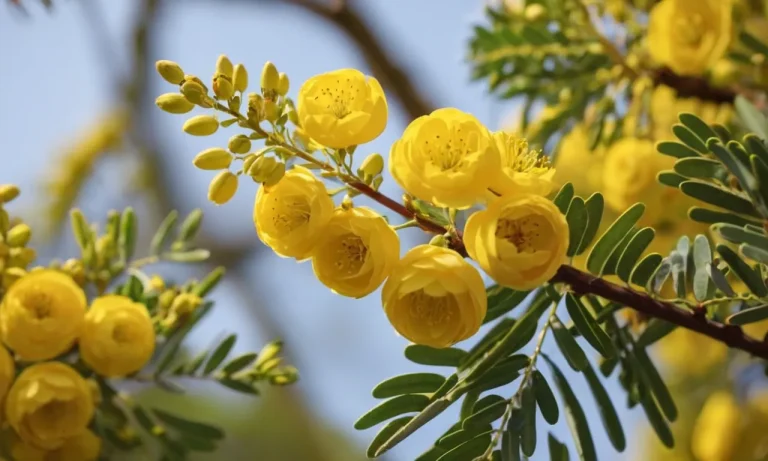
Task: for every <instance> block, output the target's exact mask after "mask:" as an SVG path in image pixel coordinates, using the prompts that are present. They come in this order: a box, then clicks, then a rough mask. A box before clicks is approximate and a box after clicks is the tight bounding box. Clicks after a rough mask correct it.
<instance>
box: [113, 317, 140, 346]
mask: <svg viewBox="0 0 768 461" xmlns="http://www.w3.org/2000/svg"><path fill="white" fill-rule="evenodd" d="M137 336H138V332H137V331H136V328H134V327H133V325H132V324H130V323H125V322H124V323H119V324H117V325H115V327H114V328H113V329H112V339H113V340H114V341H115V342H116V343H118V344H123V343H132V342H135V339H136V338H137Z"/></svg>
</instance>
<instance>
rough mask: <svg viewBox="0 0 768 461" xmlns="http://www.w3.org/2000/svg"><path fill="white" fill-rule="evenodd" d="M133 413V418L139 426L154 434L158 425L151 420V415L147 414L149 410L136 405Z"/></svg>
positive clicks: (132, 410)
mask: <svg viewBox="0 0 768 461" xmlns="http://www.w3.org/2000/svg"><path fill="white" fill-rule="evenodd" d="M131 413H133V418H134V419H135V420H136V422H137V423H139V426H141V427H142V429H144V430H145V431H147V432H148V433H150V434H152V433H153V431H154V429H155V427H157V424H155V422H154V421H153V420H152V418H150V416H149V413H147V410H145V409H144V407H142V406H141V405H134V406H133V407H132V408H131Z"/></svg>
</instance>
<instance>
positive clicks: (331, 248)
mask: <svg viewBox="0 0 768 461" xmlns="http://www.w3.org/2000/svg"><path fill="white" fill-rule="evenodd" d="M399 259H400V239H399V238H398V236H397V233H396V232H395V231H394V230H393V229H392V228H391V227H390V226H389V224H387V222H386V221H385V220H384V218H383V217H382V216H381V215H379V214H378V213H376V212H375V211H373V210H371V209H370V208H364V207H354V208H351V209H348V210H345V209H343V208H337V209H336V210H335V211H334V214H333V217H332V218H331V221H330V222H329V223H328V226H327V227H326V228H325V230H323V232H322V236H321V237H320V240H318V242H317V244H316V245H315V249H314V251H313V252H312V269H313V270H314V272H315V276H317V278H318V280H320V281H321V282H322V283H323V284H324V285H325V286H327V287H328V288H330V289H332V290H333V291H335V292H336V293H339V294H341V295H344V296H350V297H354V298H361V297H363V296H366V295H368V294H370V293H371V292H372V291H374V290H375V289H376V288H378V287H379V285H381V284H382V283H383V282H384V279H385V278H387V276H388V275H389V273H390V272H391V271H392V268H393V267H394V266H395V264H397V262H398V261H399Z"/></svg>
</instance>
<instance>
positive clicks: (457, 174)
mask: <svg viewBox="0 0 768 461" xmlns="http://www.w3.org/2000/svg"><path fill="white" fill-rule="evenodd" d="M218 62H219V64H218V65H217V69H220V68H221V67H222V66H221V63H222V62H229V60H228V59H227V58H226V57H225V56H222V57H221V58H219V61H218ZM225 67H226V66H225ZM169 69H177V72H176V73H175V75H173V76H172V78H169ZM227 69H228V67H227ZM158 70H159V71H160V73H161V74H162V75H163V76H164V77H165V78H166V80H168V81H169V82H171V83H175V84H180V85H181V87H180V94H178V95H175V94H173V95H171V94H168V95H163V96H161V97H160V98H159V99H158V105H159V106H160V108H162V109H164V110H166V111H168V112H175V111H174V110H169V109H168V107H165V106H164V101H165V100H170V99H174V100H176V99H178V100H181V99H184V100H185V101H187V102H189V103H194V104H197V105H198V106H200V107H203V108H213V109H215V110H217V111H220V112H223V113H224V114H228V115H229V116H232V117H233V118H232V120H234V122H233V123H237V125H238V126H240V127H242V128H246V129H248V130H250V131H251V133H250V134H248V135H246V134H238V135H235V136H234V137H233V138H232V140H235V139H242V140H248V139H264V140H265V146H266V147H265V148H263V149H259V150H257V151H255V152H252V153H248V150H249V149H250V147H251V145H250V142H245V141H244V142H243V145H242V146H241V145H239V144H238V145H237V147H238V148H239V147H242V150H237V149H234V148H233V142H232V141H230V145H229V151H226V150H224V149H222V148H211V149H209V150H207V151H204V152H203V153H201V154H200V155H199V156H198V157H197V158H196V159H195V160H194V163H195V165H196V166H198V167H200V168H205V167H207V166H208V165H210V166H212V167H216V168H228V167H229V165H230V162H231V160H232V159H233V158H237V159H241V160H243V167H242V168H241V170H240V171H239V172H237V173H231V172H229V170H226V172H225V173H220V174H223V175H227V176H230V175H231V176H232V177H236V175H248V176H251V177H252V178H253V179H254V181H256V182H258V183H260V186H259V189H258V192H257V194H256V200H255V204H254V210H253V220H254V224H255V227H256V233H257V235H258V237H259V239H260V240H261V241H262V242H263V243H264V244H266V245H267V246H269V247H270V248H271V249H272V250H273V251H274V252H275V253H276V254H277V255H279V256H282V257H285V258H294V259H296V260H297V261H304V260H311V262H312V268H313V270H314V273H315V275H316V276H317V278H318V279H319V280H320V282H322V283H323V284H324V285H326V286H327V287H329V288H330V289H331V290H333V291H334V292H336V293H338V294H341V295H344V296H350V297H355V298H359V297H363V296H366V295H368V294H370V293H372V292H373V291H375V290H376V289H378V288H379V287H380V286H381V285H382V284H383V289H382V291H381V294H382V304H383V308H384V311H385V312H386V315H387V317H388V318H389V320H390V322H391V323H392V325H393V326H394V328H395V329H396V330H397V331H398V332H399V333H400V334H401V335H403V336H404V337H406V338H407V339H409V340H411V341H412V342H414V343H418V344H424V345H429V346H433V347H448V346H450V345H452V344H454V343H456V342H458V341H461V340H464V339H466V338H469V337H470V336H472V335H473V334H474V333H476V332H477V331H478V329H479V327H480V325H481V323H482V321H483V319H484V317H485V315H486V309H487V297H486V292H485V286H484V283H483V279H482V277H481V275H480V273H479V272H478V270H477V269H476V268H475V266H473V265H472V264H471V263H470V262H468V261H467V260H466V259H465V256H466V255H469V256H470V257H471V258H472V259H473V260H474V261H475V262H476V263H477V264H478V265H479V266H480V267H481V268H482V269H483V270H484V271H485V272H486V273H487V274H488V275H490V276H491V277H492V278H493V279H494V280H495V281H496V282H497V283H498V284H500V285H502V286H506V287H510V288H514V289H518V290H529V289H533V288H535V287H538V286H540V285H542V284H544V283H545V282H547V281H548V280H549V279H550V278H552V276H553V275H554V274H555V272H556V271H557V269H558V267H559V266H560V265H561V264H562V263H563V262H564V261H565V256H566V251H567V248H568V238H569V233H568V226H567V223H566V220H565V217H564V216H563V214H562V213H561V211H560V210H559V209H558V208H557V207H556V206H555V205H554V204H553V203H552V201H551V200H549V199H547V198H546V197H547V195H548V194H550V192H551V191H552V189H553V185H554V182H553V179H554V173H555V172H554V169H553V168H552V166H551V165H550V164H549V162H548V160H547V158H546V157H544V156H543V155H542V154H541V153H540V152H539V151H536V150H532V149H530V148H529V147H528V144H527V142H526V140H525V139H522V138H519V137H516V136H513V135H510V134H508V133H505V132H498V133H492V132H491V131H490V130H488V128H486V127H485V126H484V125H483V124H482V123H481V122H480V121H479V120H478V119H477V118H475V117H474V116H472V115H471V114H468V113H465V112H463V111H461V110H459V109H455V108H444V109H439V110H436V111H434V112H433V113H431V114H429V115H425V116H423V117H420V118H418V119H416V120H414V121H413V122H412V123H410V124H409V125H408V127H407V128H406V129H405V131H404V133H403V135H402V136H401V137H400V139H398V140H397V141H395V142H394V144H393V145H392V147H391V150H390V154H389V171H390V173H391V174H392V176H393V177H394V179H395V181H396V182H397V183H398V185H400V187H402V189H404V190H405V192H406V197H405V203H404V204H400V203H397V202H395V201H394V200H391V199H389V198H387V197H385V196H383V195H382V194H380V193H379V192H378V188H379V186H380V184H381V181H382V178H381V172H382V170H383V169H384V160H383V158H382V157H381V156H380V155H378V154H375V153H374V154H371V155H369V156H368V157H367V158H366V159H365V160H364V161H363V162H362V163H361V164H360V167H359V168H358V169H357V172H356V173H355V172H354V171H353V168H352V163H353V155H354V153H355V151H356V150H357V146H358V145H360V144H364V143H367V142H369V141H372V140H373V139H375V138H376V137H378V136H379V135H380V134H381V133H382V131H383V130H384V128H385V126H386V123H387V101H386V98H385V95H384V93H383V91H382V89H381V86H380V85H379V83H378V82H377V81H376V79H375V78H373V77H367V76H365V75H363V74H362V73H361V72H359V71H357V70H354V69H341V70H336V71H332V72H328V73H325V74H320V75H317V76H315V77H312V78H310V79H309V80H307V81H306V82H305V83H304V84H303V85H302V86H301V88H300V89H299V92H298V98H297V100H296V103H295V106H294V102H293V101H292V100H291V99H290V98H289V97H287V95H286V93H285V91H283V90H287V85H286V87H285V88H280V85H277V86H275V84H274V82H279V81H280V80H281V79H282V77H281V76H279V74H277V71H276V70H275V69H274V66H273V65H272V64H270V63H267V65H266V66H265V67H264V70H263V72H262V79H261V80H262V85H261V93H260V94H257V93H251V94H249V95H247V99H248V100H249V101H251V102H253V101H259V104H261V101H263V102H264V104H267V103H272V104H274V105H275V108H276V110H277V113H274V114H272V116H271V117H270V116H267V115H264V114H263V113H262V112H263V111H262V109H261V106H258V107H256V108H254V107H252V105H249V109H248V113H247V114H241V113H240V112H239V110H238V108H239V104H238V102H237V101H238V99H237V98H238V97H239V96H238V95H236V94H234V95H233V93H232V92H229V91H227V92H225V94H220V92H219V93H217V92H216V91H215V89H214V94H213V95H209V94H208V93H207V91H203V92H202V93H195V95H194V97H190V95H189V94H188V93H189V91H188V89H185V87H188V86H190V85H195V87H196V88H197V89H198V90H199V89H200V88H202V84H201V83H199V81H198V80H199V79H197V77H194V76H185V75H184V73H183V72H182V71H181V68H180V67H179V66H178V65H177V64H175V63H171V62H170V61H160V62H159V63H158ZM220 74H222V72H221V71H220V70H217V74H216V75H220ZM223 75H225V76H226V75H227V73H226V72H223ZM215 78H217V77H215ZM190 82H195V83H190ZM264 82H268V83H264ZM269 82H272V83H269ZM275 88H277V90H275ZM203 89H204V88H203ZM243 89H244V88H243ZM240 96H243V95H242V94H241V95H240ZM220 101H224V102H226V105H225V104H223V103H222V102H220ZM185 107H187V106H185ZM189 107H190V108H191V106H189ZM294 107H295V110H294ZM201 117H206V120H209V122H210V123H211V124H213V123H214V122H213V121H214V120H216V116H214V115H199V116H196V117H194V118H192V119H190V120H188V121H187V122H186V123H185V125H184V130H185V131H187V132H190V130H189V126H190V124H196V123H198V122H197V121H198V120H202V118H201ZM289 121H290V122H292V124H293V125H294V129H293V132H291V131H289V128H288V126H287V122H289ZM264 122H266V123H268V124H269V128H264V127H263V126H262V123H264ZM208 132H212V130H208V131H206V133H208ZM192 134H204V133H203V132H200V131H197V132H195V133H192ZM318 154H319V155H318ZM218 159H221V161H220V162H219V161H218ZM209 160H210V162H209ZM214 160H216V161H214ZM298 161H301V162H302V163H301V164H298V163H297V162H298ZM267 164H268V165H269V168H270V169H272V168H274V166H275V165H280V168H279V174H276V175H271V174H262V173H263V172H262V171H261V169H263V168H265V167H263V166H262V165H267ZM326 178H327V179H331V180H336V181H338V182H340V183H342V187H340V188H338V189H336V190H333V191H332V190H329V189H327V188H326V183H325V182H324V181H323V179H326ZM215 181H216V180H214V182H215ZM212 186H213V184H212ZM228 191H229V189H228ZM340 192H345V193H346V196H345V197H344V198H343V200H341V201H340V203H339V204H336V203H334V200H333V196H334V195H335V194H336V193H340ZM231 193H234V188H233V189H232V190H231ZM361 194H364V195H368V196H369V197H371V198H373V199H374V200H376V201H378V202H379V203H382V204H384V205H386V206H388V207H389V208H391V209H393V210H394V211H398V212H399V213H400V214H402V215H404V216H405V217H407V218H410V219H411V220H410V221H408V222H407V223H405V224H402V225H400V226H391V225H389V224H388V221H387V220H386V219H385V218H384V217H383V216H382V215H380V214H379V213H377V212H376V211H374V210H373V209H371V208H368V207H364V206H355V205H354V204H353V201H352V198H353V197H355V196H358V195H361ZM230 197H231V194H230V193H227V194H224V199H225V200H219V199H220V198H221V197H220V196H218V195H217V194H213V195H211V194H209V198H210V199H211V200H212V201H213V202H215V203H221V202H223V201H226V200H228V199H229V198H230ZM478 206H479V207H481V209H479V210H478ZM425 209H429V210H431V212H425V211H424V210H425ZM460 212H466V213H467V214H468V220H467V222H466V227H465V229H464V232H463V236H462V232H461V231H460V230H459V228H458V225H457V220H456V218H457V216H458V214H459V213H460ZM425 213H426V214H425ZM435 216H438V217H440V219H442V220H443V221H444V222H443V223H442V224H440V225H437V227H434V226H435V224H434V223H435V221H434V218H435ZM426 218H429V219H426ZM427 222H428V223H431V224H432V226H433V227H432V228H430V229H429V230H431V231H433V232H436V233H438V234H439V235H438V237H437V238H436V239H434V240H433V242H432V243H431V244H430V245H419V246H416V247H414V248H412V249H410V250H409V251H408V252H407V253H406V254H405V256H403V257H402V258H401V257H400V240H399V238H398V235H397V232H396V230H398V229H400V228H403V227H409V226H420V227H424V228H428V224H425V223H427ZM462 240H463V244H462V243H461V242H462Z"/></svg>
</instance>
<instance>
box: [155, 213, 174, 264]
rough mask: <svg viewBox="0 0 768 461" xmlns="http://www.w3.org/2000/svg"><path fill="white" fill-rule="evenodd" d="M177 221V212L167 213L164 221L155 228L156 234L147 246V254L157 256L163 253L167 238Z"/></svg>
mask: <svg viewBox="0 0 768 461" xmlns="http://www.w3.org/2000/svg"><path fill="white" fill-rule="evenodd" d="M178 219H179V212H178V211H176V210H173V211H171V212H170V213H168V215H167V216H166V217H165V219H163V222H161V223H160V227H158V228H157V232H155V235H154V236H153V237H152V241H151V243H150V244H149V254H151V255H155V256H157V255H159V254H160V253H161V252H162V251H163V247H164V246H165V243H166V241H167V240H168V236H169V235H170V233H171V230H172V229H173V226H175V225H176V221H177V220H178Z"/></svg>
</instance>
